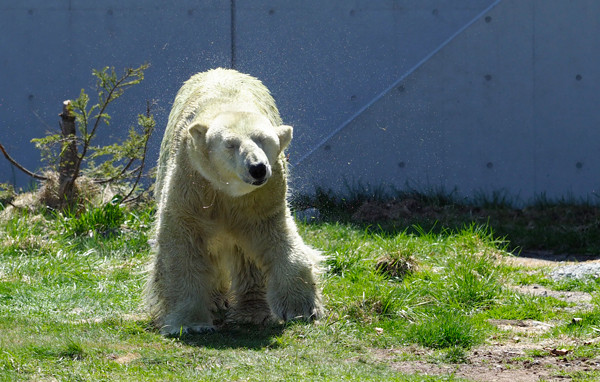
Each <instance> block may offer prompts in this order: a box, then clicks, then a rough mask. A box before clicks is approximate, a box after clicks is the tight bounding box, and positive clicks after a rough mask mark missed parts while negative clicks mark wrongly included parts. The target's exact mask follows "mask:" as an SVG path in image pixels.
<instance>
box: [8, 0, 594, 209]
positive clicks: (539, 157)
mask: <svg viewBox="0 0 600 382" xmlns="http://www.w3.org/2000/svg"><path fill="white" fill-rule="evenodd" d="M232 5H233V6H234V9H233V13H232V8H231V6H232ZM599 11H600V2H597V1H595V0H573V1H567V0H485V1H484V0H460V1H447V0H437V1H436V0H420V1H416V0H413V1H410V0H396V1H393V0H388V1H383V0H376V1H372V0H371V1H369V0H354V1H347V0H339V1H327V2H323V1H317V0H308V1H303V2H297V1H289V0H287V1H284V0H281V1H262V0H261V1H252V2H250V1H241V0H235V1H217V0H214V1H191V0H187V1H179V0H178V1H175V0H174V1H158V0H156V1H149V0H147V1H141V0H139V1H134V0H128V1H103V2H96V1H91V0H86V1H83V0H81V1H79V0H72V1H67V0H64V1H52V2H48V1H43V0H38V1H34V0H22V1H19V2H16V1H6V0H0V32H1V33H0V49H1V50H0V51H2V52H3V54H2V56H1V58H0V121H1V122H2V125H1V126H0V142H3V143H5V145H6V146H7V148H8V149H9V150H10V151H11V152H13V153H14V154H15V155H14V156H15V157H17V158H19V160H21V161H23V162H25V163H26V164H27V165H28V166H29V167H33V168H35V167H36V164H37V153H36V152H35V150H34V149H33V148H32V145H31V144H30V143H29V140H30V139H31V138H33V137H39V136H41V135H43V133H44V131H46V130H48V129H56V128H57V119H58V118H57V116H56V115H57V114H58V112H59V111H60V104H61V102H62V100H63V99H66V98H70V97H71V98H72V97H75V96H76V95H77V94H78V93H79V89H80V88H81V87H86V88H88V87H89V86H90V85H92V79H91V76H90V71H91V69H92V68H98V67H101V66H105V65H111V66H115V67H117V68H120V67H123V66H127V65H130V66H131V65H138V64H139V63H141V62H144V61H149V62H151V64H152V67H151V69H149V70H148V72H147V75H146V80H145V81H144V83H143V84H142V85H140V86H139V87H138V88H137V89H134V90H132V92H131V93H130V94H129V95H128V96H126V97H127V98H125V99H124V100H123V102H122V104H121V105H120V107H119V108H118V109H116V110H114V112H113V121H114V123H113V124H114V125H116V124H117V120H118V121H122V122H121V123H122V124H125V125H126V126H129V125H131V124H132V123H134V122H135V116H136V114H137V113H139V112H142V111H143V110H144V105H145V100H146V99H157V100H158V109H156V110H155V114H156V117H157V121H158V123H159V124H158V126H159V131H158V132H157V136H156V137H155V139H154V141H153V142H152V150H151V155H152V157H153V158H152V159H154V158H156V157H157V155H158V145H159V141H160V137H159V135H160V134H161V133H162V129H163V128H164V125H165V124H166V117H167V115H168V111H169V108H170V103H171V102H172V99H173V97H174V95H175V92H176V91H177V89H178V88H179V86H180V85H181V82H182V81H184V80H185V79H186V78H187V77H189V76H190V75H191V74H193V73H195V72H197V71H202V70H206V69H208V68H211V67H215V66H230V65H231V64H232V60H233V61H234V64H235V66H236V68H237V69H239V70H241V71H244V72H248V73H250V74H253V75H255V76H257V77H259V78H260V79H262V80H263V82H264V83H265V84H266V85H267V86H268V87H269V88H270V89H271V91H272V92H273V95H274V96H275V98H276V100H277V101H278V105H279V108H280V110H281V113H282V116H283V118H284V120H285V121H286V123H290V124H293V125H294V126H295V139H294V142H293V146H292V147H291V150H290V162H291V164H292V169H293V170H292V171H293V174H294V179H293V182H292V185H293V187H294V188H295V189H296V190H299V191H303V192H311V191H312V190H314V186H315V185H319V186H323V187H326V188H332V189H334V190H336V191H344V190H345V184H349V185H356V184H358V183H359V182H360V183H362V184H370V185H375V186H378V185H385V186H394V187H396V188H405V187H406V186H409V187H412V188H417V189H420V190H427V189H431V188H433V189H438V188H440V187H443V188H445V189H446V190H448V191H451V190H454V189H456V191H457V193H458V194H459V195H464V196H472V195H474V194H476V193H478V192H487V193H491V192H492V191H498V190H504V191H506V192H508V193H509V194H510V195H512V196H513V197H519V198H520V199H521V200H523V201H528V200H530V199H531V198H532V197H533V196H535V195H539V194H541V193H545V194H546V195H547V196H549V197H561V196H567V197H568V196H575V197H584V198H586V197H587V198H591V199H592V200H596V199H597V196H596V195H598V194H597V193H598V189H599V187H600V161H598V157H599V156H600V129H598V125H599V124H598V122H599V120H600V108H599V107H598V106H599V105H598V103H599V96H598V94H600V92H599V90H600V89H599V87H600V85H599V84H600V82H599V81H598V75H599V71H600V65H598V64H599V63H600V44H599V42H600V41H598V40H599V39H600V37H599V36H600V35H599V34H598V33H597V31H598V30H600V29H599V28H598V27H599V25H598V24H599V22H600V18H599V17H598V16H599V15H600V12H599ZM232 16H233V17H232ZM232 20H233V21H234V22H233V24H232V23H231V22H232ZM232 48H233V50H232ZM232 54H233V55H232ZM115 128H118V127H115ZM115 131H118V130H115ZM13 179H16V180H17V181H20V182H23V181H24V178H22V177H20V176H19V175H16V174H15V175H13V171H12V170H11V169H10V167H9V166H8V165H7V163H6V162H3V161H2V160H0V181H3V180H13Z"/></svg>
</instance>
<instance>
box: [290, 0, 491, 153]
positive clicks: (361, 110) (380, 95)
mask: <svg viewBox="0 0 600 382" xmlns="http://www.w3.org/2000/svg"><path fill="white" fill-rule="evenodd" d="M501 1H502V0H495V1H494V2H493V3H492V4H491V5H490V6H489V7H487V8H486V9H484V10H483V11H482V12H480V13H479V14H478V15H477V16H475V17H474V18H473V19H472V20H471V21H469V22H468V23H466V24H465V25H463V26H462V27H461V28H459V29H458V30H457V31H456V32H454V33H453V34H452V35H451V36H450V37H448V38H447V39H446V40H445V41H444V42H443V43H441V44H440V46H438V47H437V48H435V49H434V50H432V51H431V52H430V53H429V54H428V55H426V56H425V57H423V59H421V61H419V62H418V63H417V64H416V65H414V66H413V67H412V68H410V69H409V70H408V71H407V72H406V73H404V74H403V75H402V76H401V77H400V78H398V79H397V80H396V81H394V82H393V83H392V84H391V85H390V86H388V87H387V88H386V89H385V90H383V91H382V92H381V93H379V94H378V95H377V96H375V98H373V99H372V100H371V101H369V102H368V103H367V104H365V105H364V106H363V107H361V108H360V109H359V110H358V111H357V112H356V113H354V114H352V116H351V117H350V118H348V119H347V120H346V121H345V122H344V123H342V124H341V125H339V126H338V127H336V128H335V129H334V130H333V131H331V132H330V133H329V134H327V136H325V138H323V139H322V140H321V141H319V143H317V144H316V145H315V146H313V147H312V148H310V149H309V150H308V152H307V153H306V154H304V155H302V156H301V157H300V159H298V160H297V161H296V162H295V163H294V165H299V164H300V163H302V162H303V161H304V160H306V159H307V158H308V157H310V156H311V155H312V154H313V153H314V152H315V151H316V150H317V149H318V148H319V147H321V146H323V145H324V144H325V143H326V142H327V141H329V140H330V139H331V138H333V137H334V136H335V135H336V134H337V133H339V132H340V131H342V130H343V129H345V128H346V127H347V126H348V125H349V124H350V123H352V121H354V120H355V119H356V118H358V116H360V115H361V114H362V113H364V112H365V111H366V110H367V109H369V108H370V107H371V106H373V105H374V104H375V103H376V102H377V101H379V100H380V99H381V98H383V96H385V95H386V94H387V93H389V92H390V91H391V90H392V89H394V88H396V87H397V86H398V85H399V84H400V83H401V82H402V81H404V80H405V79H406V78H407V77H408V76H410V75H411V74H412V73H414V72H415V71H416V70H417V69H418V68H419V67H421V66H422V65H423V64H424V63H426V62H427V61H429V60H430V59H431V58H432V57H433V56H435V55H436V54H437V53H438V52H439V51H440V50H442V49H443V48H444V47H446V46H447V45H448V44H450V43H451V42H452V40H454V39H455V38H456V37H457V36H459V35H460V34H461V33H462V32H464V31H465V30H466V29H468V28H469V27H470V26H471V25H473V24H474V23H475V22H476V21H477V20H479V19H481V18H482V17H483V16H484V15H485V14H486V13H488V12H489V11H490V10H492V9H493V8H494V7H496V6H497V5H498V4H499V3H500V2H501Z"/></svg>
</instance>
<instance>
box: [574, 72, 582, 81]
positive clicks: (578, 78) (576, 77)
mask: <svg viewBox="0 0 600 382" xmlns="http://www.w3.org/2000/svg"><path fill="white" fill-rule="evenodd" d="M575 79H576V80H577V81H581V80H582V79H583V77H582V76H581V74H578V75H576V76H575Z"/></svg>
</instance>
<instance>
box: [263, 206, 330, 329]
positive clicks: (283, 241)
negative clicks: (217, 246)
mask: <svg viewBox="0 0 600 382" xmlns="http://www.w3.org/2000/svg"><path fill="white" fill-rule="evenodd" d="M260 231H262V232H263V233H264V235H257V236H254V240H253V244H254V248H253V249H254V251H253V252H254V254H255V256H256V262H257V264H259V265H260V267H261V268H262V270H263V271H264V272H265V275H266V280H267V302H268V304H269V306H270V308H271V311H272V312H273V314H274V315H275V316H277V317H278V318H280V319H282V320H284V321H290V320H306V321H313V320H316V319H319V318H321V317H322V316H323V313H324V312H323V305H322V303H321V294H320V291H319V287H318V284H317V279H318V274H319V261H320V258H321V257H320V254H319V252H318V251H316V250H314V249H312V248H310V247H308V246H307V245H305V244H304V242H303V241H302V238H301V237H300V235H299V234H298V232H297V228H296V225H295V223H294V221H293V219H292V217H291V216H286V217H280V218H279V219H274V220H272V221H270V222H266V224H264V225H263V226H262V227H261V229H260V230H259V232H260ZM265 238H268V241H265Z"/></svg>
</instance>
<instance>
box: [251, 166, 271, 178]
mask: <svg viewBox="0 0 600 382" xmlns="http://www.w3.org/2000/svg"><path fill="white" fill-rule="evenodd" d="M248 172H249V173H250V175H252V177H253V178H254V179H262V178H264V177H265V175H267V166H265V164H264V163H259V164H253V165H250V168H249V169H248Z"/></svg>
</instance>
